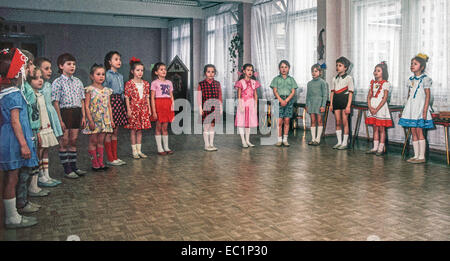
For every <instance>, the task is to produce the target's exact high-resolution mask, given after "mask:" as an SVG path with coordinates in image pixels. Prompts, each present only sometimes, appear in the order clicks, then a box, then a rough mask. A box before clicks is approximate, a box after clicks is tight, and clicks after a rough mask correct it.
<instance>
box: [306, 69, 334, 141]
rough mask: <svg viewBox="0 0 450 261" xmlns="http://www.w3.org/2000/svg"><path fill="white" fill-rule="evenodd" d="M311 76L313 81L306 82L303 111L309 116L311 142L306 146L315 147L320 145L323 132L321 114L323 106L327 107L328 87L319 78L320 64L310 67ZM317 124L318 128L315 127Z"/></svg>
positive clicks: (320, 72)
mask: <svg viewBox="0 0 450 261" xmlns="http://www.w3.org/2000/svg"><path fill="white" fill-rule="evenodd" d="M311 74H312V77H313V79H312V80H311V81H310V82H308V86H307V87H308V89H307V94H306V108H305V109H306V111H307V112H308V113H309V115H310V116H311V136H312V140H311V141H310V142H309V143H308V145H313V146H317V145H319V144H320V138H321V136H322V131H323V123H322V113H323V112H325V106H326V105H327V100H328V86H327V82H325V81H324V80H323V79H322V78H321V77H320V76H321V74H322V67H320V64H314V65H313V66H312V67H311ZM317 123H318V125H319V127H316V126H317ZM316 128H317V136H316Z"/></svg>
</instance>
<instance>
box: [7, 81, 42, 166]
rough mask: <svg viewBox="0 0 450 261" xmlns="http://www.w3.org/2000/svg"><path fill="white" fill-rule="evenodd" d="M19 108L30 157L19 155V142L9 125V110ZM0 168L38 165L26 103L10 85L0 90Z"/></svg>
mask: <svg viewBox="0 0 450 261" xmlns="http://www.w3.org/2000/svg"><path fill="white" fill-rule="evenodd" d="M13 109H19V120H20V125H21V126H22V131H23V135H24V137H25V140H26V142H27V145H28V148H29V149H30V151H31V158H30V159H24V158H22V156H21V152H20V144H19V141H18V140H17V138H16V135H15V134H14V130H13V128H12V125H11V110H13ZM0 114H1V117H0V141H1V142H0V170H2V171H9V170H15V169H19V168H21V167H35V166H38V159H37V155H36V148H35V146H34V142H33V133H32V131H31V127H30V121H29V120H28V111H27V103H26V101H25V98H24V97H23V96H22V93H21V91H20V90H19V89H18V88H16V87H10V88H7V89H4V90H2V91H1V92H0Z"/></svg>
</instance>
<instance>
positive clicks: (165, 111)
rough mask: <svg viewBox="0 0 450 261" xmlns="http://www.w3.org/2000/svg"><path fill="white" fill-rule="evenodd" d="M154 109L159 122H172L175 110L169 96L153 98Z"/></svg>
mask: <svg viewBox="0 0 450 261" xmlns="http://www.w3.org/2000/svg"><path fill="white" fill-rule="evenodd" d="M155 109H156V113H157V114H158V121H159V122H161V123H164V122H172V121H173V118H174V117H175V112H174V111H173V110H172V99H171V98H155Z"/></svg>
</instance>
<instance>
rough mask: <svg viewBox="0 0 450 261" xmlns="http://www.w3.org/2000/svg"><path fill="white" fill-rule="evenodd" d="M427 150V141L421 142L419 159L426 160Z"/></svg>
mask: <svg viewBox="0 0 450 261" xmlns="http://www.w3.org/2000/svg"><path fill="white" fill-rule="evenodd" d="M426 149H427V142H426V141H425V140H419V159H420V160H422V159H425V151H426Z"/></svg>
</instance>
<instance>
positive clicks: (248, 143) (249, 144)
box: [247, 141, 255, 147]
mask: <svg viewBox="0 0 450 261" xmlns="http://www.w3.org/2000/svg"><path fill="white" fill-rule="evenodd" d="M247 145H248V146H249V147H255V145H253V144H251V143H250V142H249V141H247Z"/></svg>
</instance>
